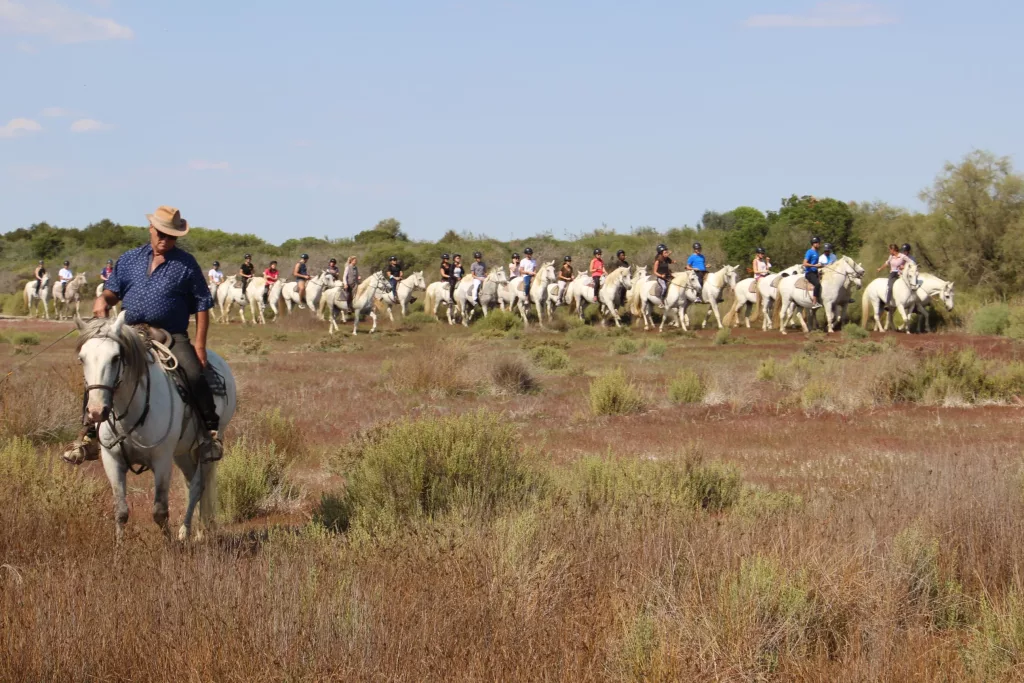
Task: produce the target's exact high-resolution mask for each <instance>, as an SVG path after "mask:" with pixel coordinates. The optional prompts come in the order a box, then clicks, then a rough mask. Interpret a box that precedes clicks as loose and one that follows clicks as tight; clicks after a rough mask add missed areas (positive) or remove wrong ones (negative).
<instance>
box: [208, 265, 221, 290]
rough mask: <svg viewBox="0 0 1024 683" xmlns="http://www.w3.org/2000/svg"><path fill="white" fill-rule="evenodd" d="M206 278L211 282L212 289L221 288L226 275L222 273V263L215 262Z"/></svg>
mask: <svg viewBox="0 0 1024 683" xmlns="http://www.w3.org/2000/svg"><path fill="white" fill-rule="evenodd" d="M206 277H207V278H209V280H210V289H213V288H215V287H219V286H220V283H222V282H224V273H222V272H221V271H220V261H214V262H213V268H210V272H208V273H207V274H206Z"/></svg>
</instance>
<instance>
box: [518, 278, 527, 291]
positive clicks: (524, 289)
mask: <svg viewBox="0 0 1024 683" xmlns="http://www.w3.org/2000/svg"><path fill="white" fill-rule="evenodd" d="M516 289H518V290H519V291H520V292H525V291H526V283H525V282H523V281H522V280H520V281H519V285H518V286H517V287H516Z"/></svg>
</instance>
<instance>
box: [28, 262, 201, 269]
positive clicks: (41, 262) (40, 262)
mask: <svg viewBox="0 0 1024 683" xmlns="http://www.w3.org/2000/svg"><path fill="white" fill-rule="evenodd" d="M40 263H42V261H40ZM213 267H214V268H220V261H214V262H213Z"/></svg>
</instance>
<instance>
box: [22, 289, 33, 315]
mask: <svg viewBox="0 0 1024 683" xmlns="http://www.w3.org/2000/svg"><path fill="white" fill-rule="evenodd" d="M21 294H22V296H24V297H25V310H26V311H28V312H29V313H32V311H30V310H29V308H28V305H29V304H28V287H26V288H25V289H24V290H22V292H21Z"/></svg>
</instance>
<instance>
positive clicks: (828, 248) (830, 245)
mask: <svg viewBox="0 0 1024 683" xmlns="http://www.w3.org/2000/svg"><path fill="white" fill-rule="evenodd" d="M822 249H824V250H825V251H832V243H831V242H825V245H824V246H823V247H822Z"/></svg>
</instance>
